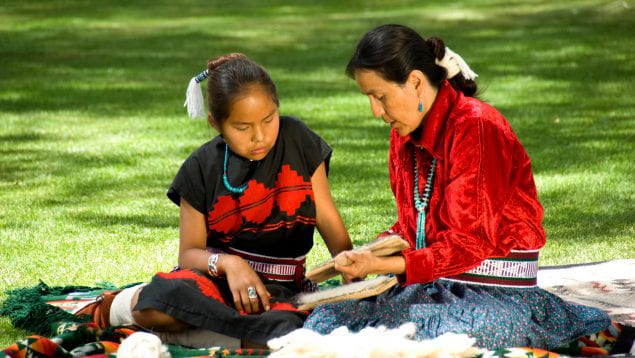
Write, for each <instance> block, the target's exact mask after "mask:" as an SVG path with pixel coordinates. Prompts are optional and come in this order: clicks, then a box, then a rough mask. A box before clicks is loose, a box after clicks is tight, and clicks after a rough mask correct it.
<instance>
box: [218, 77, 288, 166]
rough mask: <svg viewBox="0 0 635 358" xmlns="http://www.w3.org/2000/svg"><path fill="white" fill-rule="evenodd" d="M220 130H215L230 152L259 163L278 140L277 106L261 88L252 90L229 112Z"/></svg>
mask: <svg viewBox="0 0 635 358" xmlns="http://www.w3.org/2000/svg"><path fill="white" fill-rule="evenodd" d="M229 113H230V115H229V117H227V118H226V119H225V120H224V121H223V122H222V124H221V125H220V128H216V129H217V130H218V131H219V132H220V133H221V134H222V135H223V138H224V139H225V142H226V143H227V145H228V146H229V148H230V149H231V150H232V152H234V153H236V154H238V155H240V156H241V157H243V158H246V159H249V160H261V159H263V158H264V157H265V156H266V155H267V153H269V151H270V150H271V148H273V146H274V144H275V143H276V139H277V138H278V131H279V129H280V117H279V114H278V106H276V103H275V102H274V101H273V100H272V99H271V96H270V95H269V94H268V93H267V92H266V91H264V90H263V89H262V87H260V86H251V87H249V88H248V89H247V91H246V92H245V93H244V94H243V95H241V96H240V97H238V99H236V100H235V101H234V102H233V103H232V104H231V106H230V108H229Z"/></svg>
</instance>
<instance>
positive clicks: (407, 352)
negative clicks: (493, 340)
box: [267, 322, 481, 358]
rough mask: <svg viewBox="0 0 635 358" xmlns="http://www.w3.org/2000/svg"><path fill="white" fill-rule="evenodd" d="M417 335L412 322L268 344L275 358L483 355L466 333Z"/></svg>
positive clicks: (304, 333)
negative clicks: (421, 337) (432, 336)
mask: <svg viewBox="0 0 635 358" xmlns="http://www.w3.org/2000/svg"><path fill="white" fill-rule="evenodd" d="M414 333H415V325H414V323H411V322H409V323H405V324H403V325H401V326H400V327H399V328H395V329H387V328H386V327H384V326H379V327H367V328H364V329H362V330H361V331H359V332H358V333H352V332H349V330H348V329H347V328H346V327H339V328H337V329H335V330H333V331H332V332H331V333H330V334H327V335H321V334H319V333H316V332H314V331H311V330H308V329H304V328H301V329H298V330H295V331H293V332H291V333H289V334H287V335H285V336H283V337H280V338H275V339H272V340H270V341H269V342H268V343H267V344H268V346H269V348H270V349H271V350H272V351H273V353H272V354H271V355H270V357H273V358H287V357H305V358H308V357H311V358H313V357H327V358H339V357H346V358H351V357H359V358H361V357H373V358H374V357H377V358H379V357H403V358H406V357H408V358H409V357H413V358H414V357H417V358H428V357H429V358H432V357H435V358H437V357H438V358H467V357H474V356H475V355H477V354H479V353H480V352H481V350H480V349H478V348H476V347H474V343H475V339H474V338H470V337H468V336H467V335H465V334H455V333H446V334H444V335H442V336H440V337H437V338H435V339H430V340H424V341H416V340H412V339H410V338H411V337H413V336H414Z"/></svg>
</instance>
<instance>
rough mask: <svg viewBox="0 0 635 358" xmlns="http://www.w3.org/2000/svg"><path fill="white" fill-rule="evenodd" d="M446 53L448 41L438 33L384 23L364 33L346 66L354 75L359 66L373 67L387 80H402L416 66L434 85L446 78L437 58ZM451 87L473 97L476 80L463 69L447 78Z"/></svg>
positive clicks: (347, 71) (368, 68)
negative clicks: (423, 34) (422, 33)
mask: <svg viewBox="0 0 635 358" xmlns="http://www.w3.org/2000/svg"><path fill="white" fill-rule="evenodd" d="M443 56H445V44H444V43H443V40H441V39H440V38H436V37H430V38H428V39H424V38H423V37H421V36H420V35H419V34H418V33H417V32H416V31H414V30H413V29H411V28H409V27H406V26H402V25H392V24H390V25H383V26H380V27H377V28H375V29H373V30H370V31H369V32H367V33H366V35H364V37H363V38H362V39H361V40H360V41H359V43H358V44H357V48H356V49H355V53H354V54H353V57H352V58H351V60H350V61H349V62H348V65H347V66H346V74H347V75H348V76H349V77H351V78H355V71H357V70H372V71H375V72H377V73H378V74H379V75H380V76H381V77H382V78H383V79H385V80H387V81H392V82H396V83H399V84H403V83H405V82H406V79H407V78H408V75H409V74H410V72H412V71H413V70H419V71H421V72H423V73H424V74H425V75H426V76H427V77H428V80H429V81H430V84H432V85H433V86H434V87H435V88H439V86H440V85H441V84H442V83H443V81H444V80H445V79H446V78H447V71H446V69H445V68H443V67H441V66H439V65H437V64H436V63H435V60H437V59H438V60H441V59H443ZM448 80H449V82H450V84H452V87H454V88H455V89H457V90H459V91H461V92H463V94H465V95H466V96H470V97H473V96H474V94H475V93H476V90H477V86H476V82H474V81H473V80H469V79H467V78H465V77H463V75H461V73H459V74H457V75H456V76H454V77H452V78H450V79H448Z"/></svg>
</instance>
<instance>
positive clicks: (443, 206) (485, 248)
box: [403, 118, 544, 284]
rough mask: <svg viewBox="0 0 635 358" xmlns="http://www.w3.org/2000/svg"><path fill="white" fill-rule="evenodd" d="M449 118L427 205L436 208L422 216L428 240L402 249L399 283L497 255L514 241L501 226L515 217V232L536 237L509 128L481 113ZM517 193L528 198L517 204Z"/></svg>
mask: <svg viewBox="0 0 635 358" xmlns="http://www.w3.org/2000/svg"><path fill="white" fill-rule="evenodd" d="M453 124H454V125H453V127H452V128H453V129H452V131H451V132H450V133H448V135H449V138H447V141H446V143H447V144H446V146H445V149H444V156H443V158H441V159H440V160H439V164H438V168H439V170H441V171H442V172H441V173H440V174H439V175H442V176H443V178H442V184H441V185H442V187H441V188H440V190H439V191H440V193H438V194H439V196H438V197H437V203H436V205H435V203H434V202H431V204H430V207H431V208H432V209H431V210H438V212H437V213H430V214H429V215H428V216H427V217H428V218H429V220H431V221H432V222H430V224H429V225H427V228H428V230H427V232H430V234H431V235H430V237H429V238H428V242H429V244H428V247H427V248H425V249H420V250H414V249H407V250H404V251H403V255H404V258H405V260H406V280H405V284H413V283H425V282H430V281H433V280H435V279H437V278H440V277H445V276H452V275H456V274H460V273H463V272H465V271H467V270H470V269H471V268H473V267H475V266H478V265H479V264H480V262H481V261H483V260H484V259H486V258H488V257H492V256H505V255H506V254H508V253H509V251H510V250H511V249H512V248H519V247H518V242H517V241H518V237H517V236H516V235H512V233H510V232H508V231H509V228H508V227H507V226H509V225H512V224H513V223H516V222H518V223H519V224H518V225H517V228H516V229H515V231H516V234H520V235H523V236H527V235H528V236H529V238H526V237H525V238H524V239H523V240H526V241H529V242H528V243H527V245H528V246H536V247H540V246H542V245H543V244H544V232H542V227H541V225H540V222H541V220H542V207H541V206H540V204H539V203H538V202H537V197H536V196H535V195H533V197H531V196H532V193H533V194H535V185H534V182H533V176H532V174H531V169H530V166H528V165H529V158H528V157H527V156H526V154H525V152H524V149H522V146H521V145H520V143H519V142H518V141H517V139H516V137H515V135H514V134H513V132H511V129H510V128H509V127H508V126H507V127H503V126H500V125H497V124H495V123H493V122H492V121H488V120H484V119H482V118H466V119H463V120H461V121H460V122H459V121H457V122H455V123H453ZM519 160H520V161H521V162H519ZM522 161H526V162H522ZM519 171H522V172H519ZM527 171H528V172H527ZM522 186H526V187H522ZM436 188H437V187H436V186H435V189H436ZM433 196H434V195H433ZM518 196H521V197H522V196H529V197H528V198H526V200H524V201H525V202H526V203H518V202H516V201H518V200H519V199H518ZM521 201H523V200H521ZM536 205H537V206H538V207H535V206H536ZM525 206H528V207H525ZM508 211H511V212H512V213H509V212H508ZM527 216H528V218H526V217H527ZM536 221H537V223H538V224H537V225H536V224H535V222H536ZM526 222H529V223H530V224H526ZM534 229H535V230H537V232H531V231H532V230H534ZM512 231H514V230H512Z"/></svg>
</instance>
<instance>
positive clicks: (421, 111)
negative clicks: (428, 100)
mask: <svg viewBox="0 0 635 358" xmlns="http://www.w3.org/2000/svg"><path fill="white" fill-rule="evenodd" d="M419 113H423V102H421V100H419Z"/></svg>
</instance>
